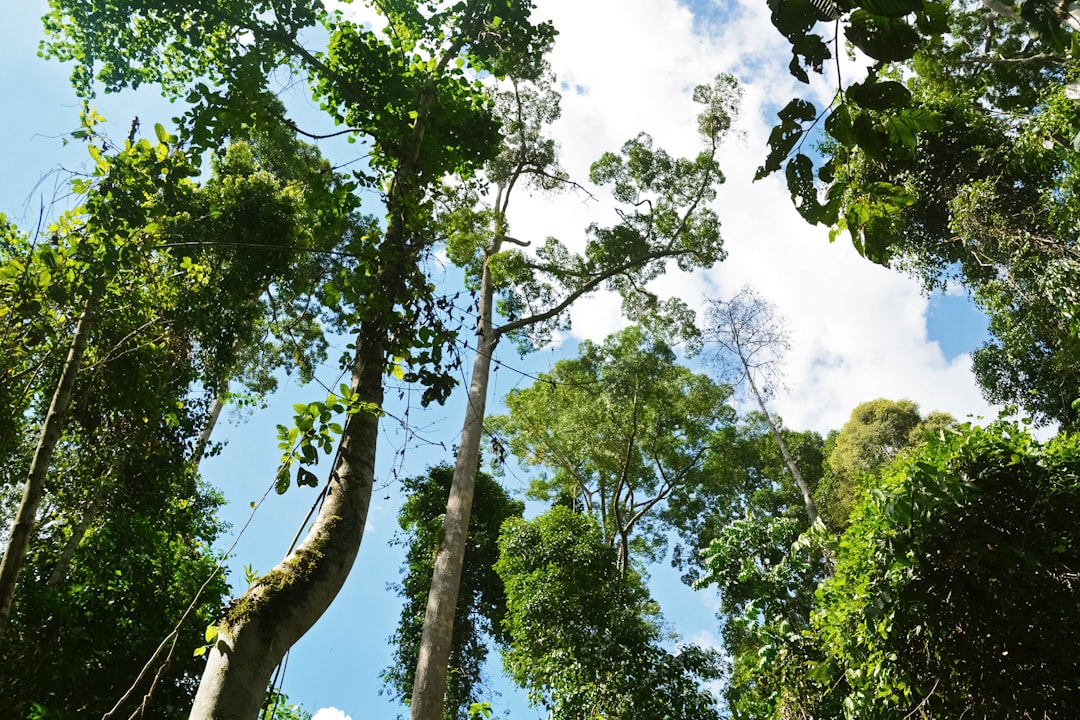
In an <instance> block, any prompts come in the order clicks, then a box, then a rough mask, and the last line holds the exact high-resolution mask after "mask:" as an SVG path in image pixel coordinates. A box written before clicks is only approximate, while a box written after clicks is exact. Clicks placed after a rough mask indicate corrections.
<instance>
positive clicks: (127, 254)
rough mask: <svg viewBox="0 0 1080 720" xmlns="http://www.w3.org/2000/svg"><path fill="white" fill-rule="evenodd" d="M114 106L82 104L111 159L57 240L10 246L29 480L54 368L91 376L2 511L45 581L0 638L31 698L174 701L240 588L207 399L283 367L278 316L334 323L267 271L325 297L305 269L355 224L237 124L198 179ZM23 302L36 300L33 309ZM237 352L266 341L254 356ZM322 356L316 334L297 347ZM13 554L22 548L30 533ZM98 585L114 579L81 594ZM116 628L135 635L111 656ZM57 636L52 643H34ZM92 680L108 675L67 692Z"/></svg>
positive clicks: (15, 408)
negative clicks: (227, 566)
mask: <svg viewBox="0 0 1080 720" xmlns="http://www.w3.org/2000/svg"><path fill="white" fill-rule="evenodd" d="M99 120H100V118H95V117H94V116H93V115H92V113H90V112H85V113H84V127H83V129H82V130H81V131H79V132H80V133H81V134H82V135H84V136H85V137H87V138H89V139H90V140H91V141H92V142H93V143H94V145H93V146H92V149H91V155H92V156H93V157H94V158H95V160H96V174H95V175H94V176H92V177H91V179H90V180H89V181H88V180H84V179H81V178H80V179H76V180H75V181H74V182H73V183H72V184H73V189H74V190H75V191H76V193H78V194H79V195H81V196H83V197H84V202H83V204H81V205H79V206H77V207H76V208H74V209H72V210H71V211H69V212H68V213H66V214H65V215H63V216H62V217H61V218H60V219H59V220H58V221H57V222H56V223H55V224H54V225H53V226H52V227H51V228H50V232H51V235H52V236H51V238H50V240H49V242H33V241H31V240H30V239H29V238H25V237H21V236H18V235H17V234H12V235H10V236H9V238H8V240H9V241H8V242H5V245H4V246H3V248H2V252H0V263H2V265H0V267H2V268H3V270H2V271H0V276H2V278H3V279H2V281H0V292H3V294H4V295H5V296H7V297H10V298H16V297H18V298H20V301H19V302H18V303H11V304H10V305H8V307H11V308H16V309H17V311H16V312H15V313H10V312H9V313H5V314H3V317H0V337H2V338H4V341H5V342H7V341H8V339H10V340H11V341H12V342H17V341H18V340H19V339H20V338H22V339H27V340H29V342H26V343H24V344H23V346H22V348H21V349H20V350H19V351H17V352H14V348H12V349H13V353H10V354H5V362H9V363H10V364H9V365H8V368H9V377H10V379H11V380H13V382H12V384H11V385H10V386H8V387H13V388H14V389H15V390H16V392H15V393H13V397H12V400H13V402H12V405H11V406H10V407H9V408H8V410H9V411H10V412H11V414H12V416H13V417H17V418H18V419H19V426H17V428H16V432H17V435H19V436H21V437H18V438H17V439H16V440H15V441H14V442H13V443H12V444H11V445H10V446H8V447H6V448H5V452H4V453H3V455H2V456H0V468H2V469H3V477H4V478H5V479H11V480H15V479H16V478H17V479H18V480H19V481H20V482H21V481H22V480H23V478H24V477H25V473H26V467H27V466H28V465H30V464H31V462H32V461H34V462H38V461H37V460H34V458H39V459H40V458H41V457H42V452H41V450H42V445H41V443H40V441H39V442H38V443H37V448H36V449H35V448H34V445H33V443H32V442H31V439H30V438H31V435H32V434H33V435H38V434H39V432H38V431H39V430H40V424H41V423H43V422H45V421H44V420H43V418H44V417H45V416H46V410H47V409H50V408H51V409H55V408H56V404H55V402H53V401H52V400H51V399H50V393H51V391H52V388H53V383H57V377H58V376H59V377H65V376H67V377H69V381H73V380H74V379H75V378H77V379H78V386H77V387H76V388H74V389H73V391H72V392H71V393H70V396H69V397H68V401H67V409H66V412H65V413H63V414H62V416H60V415H59V414H57V415H55V416H54V417H53V420H52V422H53V428H54V432H55V434H56V437H55V442H54V443H53V444H52V445H51V449H50V453H51V455H52V457H51V458H50V459H49V461H48V462H47V463H43V464H42V468H43V470H42V472H41V477H40V478H39V480H40V484H39V485H38V486H37V490H36V492H38V493H39V495H38V497H39V499H40V503H39V505H38V507H36V508H34V510H33V511H32V512H31V511H29V510H28V506H27V505H26V504H25V503H23V504H22V506H21V507H20V508H14V507H13V506H11V507H4V515H5V516H6V517H8V518H12V517H14V516H15V515H16V513H17V512H21V513H22V514H23V515H24V516H26V517H28V518H30V519H31V521H35V520H36V527H35V528H34V531H35V532H34V535H33V542H32V543H30V542H29V537H28V538H27V545H26V547H27V549H28V552H26V553H24V554H23V557H24V558H25V559H26V562H27V563H28V571H29V572H30V577H29V578H23V580H21V581H20V582H18V583H15V584H14V585H13V590H12V592H13V594H12V599H13V600H16V601H18V603H21V605H22V607H19V604H16V605H15V614H14V616H13V621H12V622H13V625H12V632H13V633H15V636H14V637H12V638H9V639H8V640H7V641H6V642H4V643H0V653H3V656H4V657H5V658H6V660H5V663H4V667H5V670H6V672H4V673H0V686H3V687H5V693H4V694H5V697H7V698H8V700H9V702H10V704H11V705H12V706H13V707H19V708H24V709H28V708H29V707H30V704H31V703H35V702H36V703H38V704H39V705H42V706H43V707H45V708H46V709H48V710H50V711H52V712H59V709H60V708H61V707H66V708H68V709H71V710H78V711H79V712H84V713H90V714H92V713H94V712H97V713H98V714H99V715H105V714H106V713H107V712H108V711H110V709H111V712H112V713H113V714H116V713H120V712H124V713H129V712H131V710H132V708H133V707H134V706H135V705H140V701H141V707H142V708H143V709H144V710H145V709H146V708H150V709H151V710H152V711H154V712H161V713H166V714H168V715H169V716H177V713H179V712H186V710H187V709H188V707H189V706H190V701H191V696H192V694H193V693H194V689H195V682H194V677H195V672H196V667H195V665H194V664H193V663H195V662H200V663H201V661H196V660H194V658H193V655H192V651H193V650H194V649H195V647H197V646H199V645H201V644H202V643H203V640H202V638H203V629H204V628H205V625H206V623H207V622H209V620H210V619H212V615H213V613H216V612H217V611H218V610H219V609H220V606H221V602H222V597H223V595H224V593H225V590H226V588H225V582H224V578H223V577H221V573H220V571H221V568H220V566H219V564H218V562H217V558H215V557H214V556H213V555H212V553H210V551H209V543H211V542H212V541H213V540H214V538H215V537H217V535H218V533H219V532H220V530H221V528H220V525H219V523H218V522H217V520H216V519H214V516H213V513H214V511H215V509H216V508H217V506H218V505H219V504H220V498H219V497H218V496H217V495H216V494H215V493H213V492H210V491H209V490H207V489H205V488H203V487H202V485H201V483H200V482H199V480H198V477H197V474H196V470H197V465H198V458H199V457H201V455H202V450H203V449H204V448H205V444H206V442H207V440H208V436H209V430H210V426H211V425H212V420H213V417H214V412H213V411H212V409H211V403H210V402H209V399H211V398H213V393H215V392H216V391H217V388H218V387H219V386H220V385H221V384H222V382H223V381H227V380H228V379H229V378H230V377H232V376H234V375H237V374H242V371H246V372H247V373H250V374H251V375H259V374H265V373H268V372H269V370H268V369H267V368H268V366H270V365H272V364H273V359H272V358H267V357H266V355H267V353H265V352H261V353H260V350H261V349H262V348H265V347H266V346H267V345H268V344H269V343H268V341H267V340H266V339H265V337H266V335H267V334H269V336H270V339H271V340H272V341H276V342H288V341H290V340H291V339H293V338H291V337H290V335H295V334H299V333H297V332H296V328H295V327H294V328H287V327H282V325H278V324H276V321H279V320H280V321H282V322H283V323H285V322H288V323H290V324H293V325H295V326H302V327H303V328H304V333H305V335H306V337H312V338H314V337H315V335H314V334H313V333H319V332H321V329H320V328H319V326H318V323H317V322H308V323H306V324H305V323H303V322H296V323H293V322H292V321H293V319H295V318H296V317H297V315H296V313H294V312H293V310H292V309H290V308H289V307H285V308H283V309H281V310H280V311H279V312H277V313H276V316H274V315H275V313H274V312H272V311H273V310H274V308H272V303H271V302H269V301H268V300H267V293H268V288H269V286H270V285H271V284H273V285H274V286H275V292H276V294H277V298H278V299H279V300H282V301H286V302H288V303H295V304H298V305H302V304H303V299H302V298H303V295H304V294H307V295H310V294H311V289H310V287H309V285H308V284H307V283H310V282H311V280H312V271H313V270H315V269H321V268H322V266H324V265H326V263H325V262H321V263H317V265H319V266H320V268H313V265H316V264H315V263H312V262H310V255H309V254H308V253H311V254H318V252H319V251H323V250H329V249H330V245H331V244H332V243H336V242H337V240H336V238H334V237H332V234H330V233H327V229H328V228H330V227H337V226H339V225H340V224H341V222H342V214H343V212H342V207H341V204H340V203H339V202H337V200H335V198H340V195H341V193H340V186H339V185H338V183H337V180H336V179H335V178H333V177H323V178H322V180H323V182H315V181H312V179H311V178H310V177H307V176H304V177H300V178H298V177H297V173H293V174H292V177H283V175H282V174H280V173H274V172H271V171H270V170H268V169H267V168H265V167H262V166H261V165H260V164H259V162H258V161H257V160H256V157H257V156H260V155H262V156H266V154H267V153H268V152H269V151H270V150H271V148H270V146H269V144H268V143H267V142H266V141H265V140H262V141H256V142H257V146H256V147H254V148H253V147H252V145H250V144H249V143H246V142H239V141H237V142H234V143H233V144H232V145H231V146H230V147H229V148H228V150H227V151H226V152H224V153H222V154H221V155H220V156H217V157H215V158H213V161H212V163H211V169H212V175H211V176H210V177H209V178H208V179H207V180H206V181H205V182H204V183H203V184H201V185H198V184H196V183H194V182H192V181H191V180H189V179H188V177H189V176H190V175H192V174H194V170H193V169H192V168H191V166H190V164H189V161H188V159H187V158H186V157H185V155H184V153H183V152H182V151H180V150H178V149H177V148H176V143H175V138H171V137H170V136H169V135H168V134H167V132H166V131H165V130H164V128H163V127H161V126H160V125H159V126H157V127H155V134H156V135H157V138H158V143H157V144H152V143H151V142H149V141H148V140H138V141H136V140H135V138H134V133H135V125H134V124H133V127H132V131H131V132H132V136H131V137H129V138H128V139H127V141H126V142H125V143H124V145H123V146H122V147H119V148H114V147H112V146H111V143H110V142H109V141H108V140H107V138H105V137H104V135H103V134H101V133H100V132H99V130H100V128H98V127H95V126H96V122H97V121H99ZM290 140H291V141H292V142H291V144H290V142H289V141H290ZM99 144H100V145H99ZM102 148H104V149H102ZM273 151H274V152H276V153H277V156H278V157H277V158H276V160H274V161H272V162H271V163H270V164H271V165H276V167H275V168H274V169H276V170H280V169H282V168H283V166H284V164H287V163H288V162H289V161H291V162H292V163H293V164H294V165H305V166H306V167H308V168H310V169H325V170H328V169H329V167H328V165H327V164H326V163H325V161H322V160H321V159H320V158H318V156H317V154H312V153H311V149H310V148H303V147H300V146H298V145H297V144H296V143H295V140H293V139H292V138H279V139H278V142H277V144H276V145H275V147H274V148H273ZM290 159H291V160H290ZM327 235H331V237H330V241H331V242H330V244H328V243H327ZM298 257H299V258H300V259H297V258H298ZM87 285H89V286H90V290H89V291H90V292H96V293H97V294H98V301H97V317H96V318H94V322H93V323H92V324H91V325H92V327H90V328H89V329H88V330H84V332H83V339H84V347H83V351H82V356H83V362H82V363H81V367H80V368H79V369H78V371H77V372H72V373H70V374H69V373H68V370H67V369H61V367H60V366H61V361H62V360H63V357H58V356H57V352H56V351H57V349H58V348H61V347H63V345H65V344H68V341H67V338H66V337H65V334H66V333H68V332H70V331H71V330H70V326H71V324H72V323H71V317H72V315H73V314H75V313H77V312H78V309H79V307H80V303H81V302H83V301H82V297H81V296H84V295H85V292H87ZM27 302H30V303H32V304H31V305H27ZM24 308H30V309H32V310H33V311H34V312H35V313H36V314H37V315H38V318H37V319H36V320H35V321H33V322H31V323H27V322H26V319H25V318H24V314H25V313H24V311H23V309H24ZM73 308H74V309H75V310H74V312H73ZM301 319H302V316H301ZM75 335H76V337H78V336H79V332H78V330H76V331H75ZM322 346H323V347H325V341H323V343H322ZM241 351H248V353H249V355H251V356H252V357H255V358H260V359H258V360H252V359H250V357H249V358H248V359H247V360H246V361H244V360H241V358H240V355H241ZM252 351H254V352H252ZM319 352H320V349H319V345H318V343H315V345H314V346H313V347H312V348H310V349H309V350H306V351H304V352H303V353H301V354H302V355H304V356H307V357H317V356H318V353H319ZM291 355H292V353H290V357H291ZM207 391H209V392H207ZM51 397H52V398H55V393H51ZM16 398H17V400H16ZM19 440H21V441H22V442H19ZM24 496H25V493H24ZM106 550H107V551H108V554H103V553H104V551H106ZM7 551H8V557H9V559H17V554H16V548H15V543H9V544H8V546H7ZM118 568H119V570H118ZM87 587H99V588H100V589H99V590H98V591H96V592H95V593H92V594H90V595H88V594H87ZM116 627H124V628H125V631H126V642H127V644H128V647H129V648H130V649H131V653H129V654H127V655H125V658H128V660H126V661H125V662H113V663H105V662H103V660H102V659H103V658H106V657H108V655H107V654H105V653H108V651H109V648H110V647H112V638H111V636H110V633H111V632H112V631H113V630H115V628H116ZM42 632H47V633H49V634H50V635H51V636H53V637H54V638H55V640H54V641H53V642H50V643H40V644H39V643H36V642H31V641H28V640H27V638H28V637H30V636H33V635H37V636H40V634H41V633H42ZM163 637H164V638H165V641H164V642H162V638H163ZM72 658H78V660H73V659H72ZM147 658H150V659H149V661H147ZM8 661H10V662H8ZM144 661H146V662H147V664H146V667H145V670H146V672H144V673H140V666H142V664H143V663H144ZM69 665H79V666H80V667H83V668H84V669H85V673H84V681H85V682H77V683H75V684H72V683H71V678H72V672H73V671H72V670H71V669H70V667H68V666H69ZM136 677H138V678H139V681H138V682H136V683H135V685H134V686H133V685H132V681H133V679H135V678H136ZM82 686H86V687H93V688H94V692H92V693H91V692H88V691H85V690H83V691H80V692H79V694H78V696H77V697H76V696H73V695H72V693H73V692H75V691H77V690H78V689H79V688H80V687H82ZM136 690H138V691H139V692H138V693H136ZM121 698H122V699H121ZM118 700H119V701H118ZM114 706H115V707H114Z"/></svg>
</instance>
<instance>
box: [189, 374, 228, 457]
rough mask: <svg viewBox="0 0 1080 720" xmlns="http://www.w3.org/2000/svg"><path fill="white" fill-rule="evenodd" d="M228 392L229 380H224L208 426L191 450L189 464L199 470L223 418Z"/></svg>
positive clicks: (212, 407) (212, 406)
mask: <svg viewBox="0 0 1080 720" xmlns="http://www.w3.org/2000/svg"><path fill="white" fill-rule="evenodd" d="M227 392H229V380H228V378H226V379H225V380H222V381H221V384H220V385H218V388H217V394H216V395H215V396H214V404H213V405H211V406H210V416H209V417H207V418H206V424H205V425H203V429H202V430H201V431H200V432H199V437H198V439H196V440H195V447H194V448H192V449H191V456H190V457H189V458H188V464H189V465H191V466H192V467H193V468H198V467H199V463H201V462H202V459H203V454H204V453H205V452H206V446H207V445H209V444H210V436H211V435H213V433H214V428H215V427H216V426H217V422H218V418H219V417H221V410H222V408H224V407H225V393H227Z"/></svg>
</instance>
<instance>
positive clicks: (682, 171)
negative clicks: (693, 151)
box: [411, 75, 739, 720]
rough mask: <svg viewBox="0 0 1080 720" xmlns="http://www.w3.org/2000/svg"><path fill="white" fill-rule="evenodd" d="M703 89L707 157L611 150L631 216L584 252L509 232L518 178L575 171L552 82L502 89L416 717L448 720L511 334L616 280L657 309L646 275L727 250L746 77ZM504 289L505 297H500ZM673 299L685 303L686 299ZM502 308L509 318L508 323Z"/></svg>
mask: <svg viewBox="0 0 1080 720" xmlns="http://www.w3.org/2000/svg"><path fill="white" fill-rule="evenodd" d="M545 79H546V80H547V81H549V82H550V78H545ZM694 100H695V101H696V102H698V103H701V104H702V105H704V106H705V108H704V110H703V112H702V113H701V115H700V116H699V118H698V129H699V134H700V135H701V139H702V141H703V143H704V148H703V149H702V151H701V152H700V153H699V154H698V155H697V157H695V158H693V159H676V158H672V157H671V156H669V155H668V154H667V153H666V152H664V151H663V150H661V149H658V148H654V147H653V143H652V139H651V138H650V137H649V136H648V135H645V134H641V135H639V136H638V137H636V138H634V139H633V140H630V141H628V142H627V143H626V144H624V145H623V147H622V151H621V153H620V154H618V155H617V154H615V153H606V154H605V155H604V156H603V157H601V158H600V160H598V161H597V162H596V163H595V164H594V165H593V167H592V169H591V172H590V179H591V180H592V181H593V182H594V183H597V184H604V185H611V186H613V194H614V197H615V199H616V200H617V201H618V202H619V203H620V204H622V205H623V209H620V210H619V211H618V213H619V216H620V220H621V222H620V223H619V224H617V225H616V226H614V227H611V228H602V227H600V226H598V225H595V224H594V225H592V226H590V227H589V229H588V231H587V235H588V240H587V242H586V244H585V251H584V252H583V253H581V254H578V255H575V254H572V253H570V251H569V250H568V249H567V248H566V246H565V245H563V244H562V243H561V242H559V241H557V240H555V239H554V238H549V239H548V240H547V242H546V243H545V244H544V245H543V246H542V247H541V248H538V249H537V252H536V255H535V256H529V255H526V254H525V253H524V252H522V251H521V250H520V249H518V248H519V247H520V245H521V242H520V241H518V240H516V239H514V238H513V237H511V236H510V235H509V234H508V233H509V226H508V223H507V210H508V208H509V203H510V198H511V194H512V192H513V190H514V188H515V187H520V186H522V185H524V184H527V183H533V184H537V185H539V186H540V187H541V188H548V189H550V188H553V187H556V186H558V185H560V184H563V183H564V182H565V180H564V178H563V175H562V172H561V170H559V168H558V165H557V163H556V157H555V148H554V143H553V142H552V141H551V140H550V139H546V138H544V137H543V134H542V133H543V127H544V125H545V124H546V123H548V122H550V121H552V120H554V119H555V118H556V117H558V100H557V95H555V94H554V93H553V92H552V91H551V90H550V89H546V90H537V89H531V88H528V87H526V86H524V85H523V84H521V83H516V84H515V85H514V87H513V89H512V90H511V91H510V92H508V93H505V94H503V95H502V96H501V97H500V98H499V99H498V102H497V106H500V107H502V108H503V122H504V124H505V127H506V129H507V134H506V137H505V142H504V144H503V146H502V148H501V152H500V154H499V155H498V156H496V157H495V159H494V160H493V161H492V162H491V163H490V164H489V166H488V176H489V180H490V181H491V182H492V183H493V184H494V186H495V193H494V200H493V202H492V204H491V205H490V206H486V207H481V209H479V211H478V210H476V209H474V208H472V207H468V206H466V207H462V208H459V209H458V210H457V211H456V212H452V213H451V214H450V218H449V220H450V230H451V235H450V240H449V246H450V255H451V258H452V259H454V261H455V262H457V263H459V264H461V265H463V266H464V267H465V268H466V270H467V272H468V274H469V279H470V281H471V282H472V283H474V285H475V287H477V288H478V291H479V298H478V307H477V313H478V321H477V330H476V353H475V358H474V363H473V371H472V379H471V382H470V385H469V396H468V404H467V407H466V417H465V421H464V424H463V427H462V432H461V440H460V443H459V446H458V456H457V465H456V467H455V471H454V484H453V486H452V489H451V494H450V500H449V502H448V504H447V508H446V520H445V533H444V538H445V541H444V543H443V545H442V546H441V548H440V552H439V558H438V560H437V561H436V564H435V570H434V574H433V577H432V583H431V588H432V591H431V593H430V595H429V601H428V607H427V610H426V612H425V621H424V637H423V639H422V642H421V651H420V655H419V661H418V665H417V671H416V683H415V685H414V692H413V698H412V704H411V717H412V718H413V720H438V718H439V717H440V716H441V714H442V704H443V693H444V690H445V687H446V674H445V673H446V667H447V661H448V658H449V652H450V641H451V637H452V634H453V619H454V612H455V610H454V609H455V605H456V597H457V588H458V585H459V582H460V580H459V578H460V574H461V563H462V557H463V553H464V548H465V538H466V536H467V532H468V525H469V515H470V507H471V503H472V495H473V486H472V483H473V479H474V478H475V476H476V472H477V469H478V466H479V452H480V445H481V442H482V440H483V432H484V427H483V423H484V414H485V407H486V402H487V386H488V378H489V375H490V369H491V361H492V355H493V353H494V352H495V348H496V346H497V345H498V343H499V341H500V340H501V339H502V338H503V337H504V336H511V337H517V338H518V339H519V340H522V341H524V343H525V344H527V345H528V344H537V343H538V342H541V341H542V340H543V339H544V338H546V337H547V336H548V334H549V333H550V331H551V330H552V328H554V327H558V326H559V324H560V323H563V322H564V318H565V317H566V311H567V310H568V309H569V307H570V306H571V304H572V303H573V302H574V301H576V300H577V299H578V298H580V297H582V296H584V295H587V294H589V293H591V292H594V291H596V290H598V289H601V288H605V287H606V288H609V289H612V290H616V291H618V292H619V293H620V294H621V295H622V297H623V302H624V306H625V307H626V309H627V311H628V312H629V313H630V314H631V315H633V316H637V317H641V316H643V315H644V314H647V313H650V312H652V313H655V312H656V310H657V309H658V306H659V305H660V303H659V301H658V299H657V298H656V297H655V295H653V294H652V293H650V292H648V291H647V290H645V285H646V284H647V283H648V282H649V281H650V280H653V279H655V278H656V277H658V276H659V275H660V274H662V273H663V272H664V271H665V269H666V267H667V265H668V264H669V262H670V261H671V260H674V261H675V262H677V263H678V265H679V267H680V268H682V269H690V268H692V267H700V266H710V265H712V264H713V263H715V262H717V261H718V260H720V259H721V258H722V257H723V250H722V241H721V238H720V234H719V223H718V221H717V218H716V214H715V213H714V212H713V211H712V210H711V209H710V208H708V206H707V203H708V202H709V201H710V200H712V199H713V198H715V195H716V190H715V188H716V186H717V185H718V184H719V183H721V182H723V179H724V178H723V174H722V173H721V172H720V169H719V166H718V164H717V161H716V155H717V151H718V149H719V145H720V142H721V140H722V139H723V138H724V136H725V135H726V134H727V132H728V130H729V129H730V128H731V123H732V120H733V117H734V116H735V113H736V112H737V110H738V100H739V90H738V86H737V84H736V82H735V80H734V78H732V77H730V76H724V75H721V76H718V77H717V78H716V80H715V82H714V83H713V84H712V85H709V86H704V85H703V86H699V87H697V88H696V89H695V91H694ZM496 298H499V299H500V300H501V303H500V305H501V307H498V308H497V306H496ZM668 307H669V309H673V310H676V311H679V310H682V307H681V305H679V304H678V303H677V302H676V303H668ZM497 309H500V310H501V311H502V314H503V316H504V318H505V320H504V321H503V322H501V323H500V322H499V321H498V318H497V317H496V310H497ZM675 314H676V315H677V314H678V312H676V313H675ZM623 559H624V560H625V559H626V558H625V557H624V558H623Z"/></svg>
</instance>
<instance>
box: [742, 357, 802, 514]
mask: <svg viewBox="0 0 1080 720" xmlns="http://www.w3.org/2000/svg"><path fill="white" fill-rule="evenodd" d="M741 357H742V356H741V355H740V359H741ZM743 367H744V368H745V369H746V380H747V382H748V383H749V384H750V390H751V391H752V392H753V393H754V398H755V399H756V400H757V402H758V407H760V408H761V412H762V414H764V415H765V422H767V423H768V424H769V431H770V433H771V434H772V436H773V440H775V441H776V444H777V445H778V446H779V447H780V454H781V455H783V457H784V463H785V464H786V465H787V468H788V470H789V471H791V477H792V478H794V479H795V484H796V485H798V486H799V491H800V492H801V493H802V496H803V503H804V504H805V505H806V516H807V518H809V519H810V524H811V525H814V524H815V523H817V519H818V509H817V503H815V502H814V496H813V495H812V494H811V493H810V487H809V486H808V485H807V484H806V480H805V479H803V476H802V473H801V472H800V471H799V466H798V465H796V464H795V458H793V457H791V453H790V452H789V451H788V446H787V443H786V442H784V438H783V436H782V435H780V429H779V428H778V427H776V423H774V422H773V419H772V415H770V414H769V411H768V410H767V409H765V401H764V400H763V399H762V398H761V393H760V392H758V389H757V384H756V383H755V382H754V378H753V375H752V374H751V373H750V368H749V367H747V365H746V361H745V360H744V361H743Z"/></svg>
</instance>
